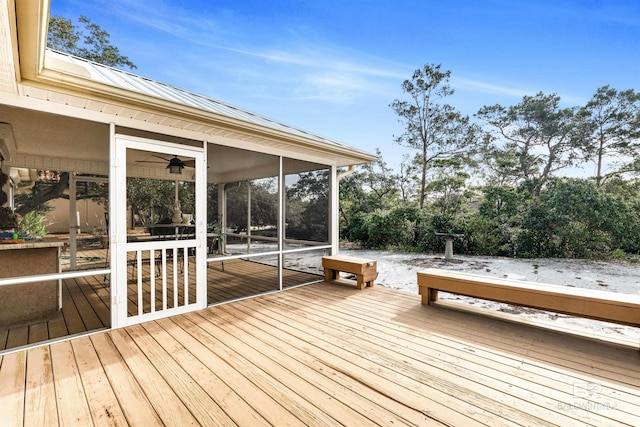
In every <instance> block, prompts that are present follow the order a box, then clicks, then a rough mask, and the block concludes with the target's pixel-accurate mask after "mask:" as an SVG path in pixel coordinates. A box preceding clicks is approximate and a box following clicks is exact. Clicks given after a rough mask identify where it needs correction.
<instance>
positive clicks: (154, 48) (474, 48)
mask: <svg viewBox="0 0 640 427" xmlns="http://www.w3.org/2000/svg"><path fill="white" fill-rule="evenodd" d="M150 5H152V6H150ZM51 14H52V15H60V16H64V17H66V18H70V19H72V20H73V21H74V22H75V21H76V19H77V17H78V16H79V15H85V16H87V17H89V18H90V19H91V20H92V21H93V22H95V23H97V24H98V25H100V26H101V27H102V28H103V29H105V30H107V31H108V32H109V33H110V34H111V41H112V43H113V44H114V45H116V46H118V47H119V48H120V51H121V53H123V54H124V55H126V56H128V57H129V59H131V60H132V61H133V62H134V63H135V64H136V65H137V67H138V68H137V70H135V71H134V72H135V73H137V74H140V75H143V76H146V77H149V78H152V79H155V80H159V81H162V82H165V83H168V84H172V85H175V86H178V87H181V88H184V89H188V90H192V91H195V92H198V93H202V94H204V95H207V96H211V97H213V98H217V99H220V100H222V101H225V102H228V103H230V104H233V105H236V106H238V107H241V108H244V109H247V110H249V111H253V112H255V113H258V114H262V115H265V116H267V117H270V118H272V119H275V120H279V121H282V122H285V123H287V124H290V125H293V126H296V127H299V128H302V129H305V130H307V131H311V132H314V133H316V134H319V135H322V136H325V137H328V138H331V139H334V140H337V141H340V142H343V143H346V144H348V145H351V146H354V147H357V148H360V149H363V150H367V151H370V152H375V149H376V148H379V149H380V150H381V152H382V156H383V159H384V160H385V161H386V162H387V163H388V164H389V166H391V167H397V165H398V164H399V163H400V161H401V155H402V154H403V153H411V151H410V150H408V149H405V148H403V147H401V146H398V145H397V144H395V143H393V135H399V134H400V133H402V130H403V129H402V126H401V125H400V124H399V123H398V121H397V118H396V116H395V114H394V113H393V111H392V110H391V108H390V107H389V104H390V103H391V102H393V100H394V99H397V98H402V96H403V94H402V90H401V84H402V81H403V80H405V79H407V78H410V77H411V74H412V72H413V70H415V69H416V68H419V67H421V66H423V65H424V64H442V68H443V69H445V70H451V73H452V78H451V85H452V87H453V88H454V89H455V91H456V92H455V94H454V95H453V96H451V97H450V98H449V99H448V103H450V104H452V105H453V106H454V107H456V108H457V109H458V110H460V111H461V112H462V113H464V114H467V115H473V114H474V113H475V112H477V111H478V109H479V108H480V107H482V106H483V105H493V104H502V105H504V106H508V105H514V104H517V103H518V102H520V100H521V99H522V96H523V95H533V94H535V93H537V92H539V91H542V92H545V93H557V94H559V95H560V96H561V97H562V99H563V101H564V103H565V104H566V106H573V105H580V104H584V103H585V102H587V101H588V100H589V99H590V97H591V96H592V95H593V93H594V92H595V91H596V89H597V88H599V87H601V86H603V85H607V84H608V85H610V86H612V87H615V88H616V89H621V90H622V89H630V88H633V89H635V90H636V91H638V90H640V1H637V0H619V1H616V0H610V1H598V0H466V1H465V0H422V1H420V0H361V1H351V0H313V1H303V0H298V1H295V0H269V1H242V0H236V1H217V0H183V1H180V0H154V1H152V2H150V1H148V0H94V1H87V0H52V5H51Z"/></svg>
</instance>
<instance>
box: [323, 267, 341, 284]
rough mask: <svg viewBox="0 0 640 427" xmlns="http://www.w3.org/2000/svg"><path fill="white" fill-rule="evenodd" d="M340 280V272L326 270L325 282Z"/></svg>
mask: <svg viewBox="0 0 640 427" xmlns="http://www.w3.org/2000/svg"><path fill="white" fill-rule="evenodd" d="M337 278H338V272H337V271H336V270H332V269H330V268H325V269H324V280H325V282H330V281H332V280H336V279H337Z"/></svg>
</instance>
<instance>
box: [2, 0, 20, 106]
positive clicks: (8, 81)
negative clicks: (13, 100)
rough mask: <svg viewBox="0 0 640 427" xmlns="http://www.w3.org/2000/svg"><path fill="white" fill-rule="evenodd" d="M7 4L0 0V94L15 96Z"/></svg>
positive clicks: (9, 17) (14, 74)
mask: <svg viewBox="0 0 640 427" xmlns="http://www.w3.org/2000/svg"><path fill="white" fill-rule="evenodd" d="M14 19H15V18H14V17H13V16H11V15H10V10H9V2H8V1H7V0H0V92H9V93H13V94H16V93H17V87H16V69H15V62H14V60H13V49H12V46H13V43H11V38H12V35H11V22H12V21H13V20H14Z"/></svg>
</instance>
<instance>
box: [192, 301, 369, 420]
mask: <svg viewBox="0 0 640 427" xmlns="http://www.w3.org/2000/svg"><path fill="white" fill-rule="evenodd" d="M199 314H201V315H202V314H204V313H199ZM195 315H198V314H194V316H195ZM205 316H206V314H205ZM209 319H213V321H210V322H207V323H201V328H203V329H204V330H206V331H207V332H208V333H209V334H211V335H212V336H213V337H216V339H219V340H220V342H221V343H224V344H225V347H224V348H225V352H224V353H221V355H222V356H223V357H224V358H225V360H229V361H232V362H233V364H234V367H235V368H236V369H237V370H238V371H241V372H245V371H246V370H247V369H252V370H256V371H257V372H266V373H269V376H268V377H264V379H262V378H261V379H262V380H263V381H264V384H265V386H267V385H270V387H274V388H275V386H276V384H286V387H287V389H285V395H280V396H279V397H278V399H279V400H281V401H283V402H292V401H293V402H295V405H296V406H298V407H300V408H303V410H304V408H306V409H307V410H308V411H309V412H310V413H317V414H326V416H327V418H322V417H320V416H318V415H316V419H315V420H312V421H313V422H315V423H318V422H319V423H322V424H336V423H343V424H346V425H364V424H369V423H371V422H372V420H369V419H367V418H366V417H364V416H362V415H361V414H359V413H358V412H357V411H355V410H354V409H352V408H351V407H349V406H348V405H345V404H344V402H342V401H341V400H339V399H335V398H334V397H333V396H331V395H330V394H327V393H325V391H324V390H322V389H321V388H319V387H318V385H317V384H315V383H313V382H312V381H310V379H309V378H308V377H306V376H305V375H302V376H300V375H297V374H295V373H293V372H291V370H290V368H289V367H284V366H282V365H280V364H278V363H277V362H276V361H274V360H273V359H270V358H269V357H268V355H265V354H264V353H263V351H264V349H260V350H257V349H255V348H253V347H252V346H250V345H249V344H248V343H246V342H245V341H244V340H243V339H241V338H236V337H235V336H234V335H233V334H232V333H231V332H230V331H229V330H228V328H227V325H226V324H225V322H217V321H216V320H218V318H217V317H211V318H208V320H209ZM242 338H244V337H242ZM216 348H218V349H219V348H221V347H220V346H217V347H216ZM307 372H309V370H307ZM328 417H330V418H328ZM338 420H340V421H338Z"/></svg>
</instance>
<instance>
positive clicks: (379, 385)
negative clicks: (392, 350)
mask: <svg viewBox="0 0 640 427" xmlns="http://www.w3.org/2000/svg"><path fill="white" fill-rule="evenodd" d="M273 302H274V301H273V300H270V301H269V302H268V303H265V302H264V301H261V300H260V299H255V300H251V301H243V302H240V303H238V304H235V305H234V307H237V308H241V309H242V311H244V315H245V316H246V315H247V314H248V313H249V312H251V313H252V314H251V318H252V319H256V320H257V321H258V322H259V323H261V324H268V325H270V326H272V327H275V328H278V329H281V330H282V331H284V332H286V334H287V335H288V336H290V337H291V338H290V339H292V341H291V343H292V345H295V346H299V347H303V348H305V349H306V351H307V352H309V354H311V355H313V356H315V357H317V358H319V359H321V360H323V361H324V362H325V363H327V364H328V365H329V366H330V367H331V368H333V369H336V370H339V371H341V372H344V373H345V374H347V375H348V376H349V377H351V378H353V379H355V380H356V381H358V382H360V383H362V384H366V385H367V386H368V387H370V388H372V389H374V390H376V391H378V392H379V393H380V394H383V395H386V396H388V397H390V398H392V399H394V400H397V401H398V402H401V403H402V404H403V405H405V406H406V407H407V408H410V409H412V410H417V411H420V412H422V413H424V414H427V415H429V416H430V417H432V418H434V419H436V420H445V419H446V420H448V422H450V423H452V424H453V425H465V426H471V425H515V423H510V422H509V421H507V420H503V421H502V422H500V420H499V419H497V417H496V416H495V415H494V414H492V413H491V412H489V411H483V410H482V409H481V408H478V409H476V408H471V407H470V406H469V405H466V404H462V403H461V402H459V401H457V400H456V399H452V398H451V396H449V395H447V394H446V393H443V392H442V391H439V390H435V389H432V388H423V386H422V385H421V384H419V383H418V382H417V381H416V380H415V379H413V378H410V377H404V376H402V375H400V374H399V373H397V372H395V371H394V370H393V369H391V367H390V366H389V365H390V364H394V363H395V362H394V361H393V360H385V359H383V358H376V360H375V361H374V360H370V359H369V356H370V355H375V354H376V352H375V350H374V349H372V348H362V347H358V346H356V345H352V344H351V341H350V340H349V339H347V340H346V341H345V340H341V339H338V338H336V337H333V336H331V335H330V334H329V333H327V331H325V328H324V325H321V326H320V329H321V330H319V331H316V330H314V329H315V327H314V326H313V325H311V326H309V325H303V324H300V323H299V321H301V320H303V318H302V317H301V318H298V316H297V314H298V313H301V311H291V312H288V311H286V310H284V311H282V312H280V311H278V310H272V309H271V308H270V307H269V306H268V304H270V303H273ZM285 318H286V319H287V320H286V321H285V322H283V320H284V319H285ZM461 391H462V390H461Z"/></svg>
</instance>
